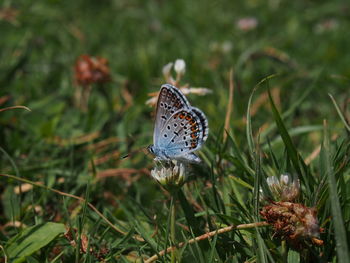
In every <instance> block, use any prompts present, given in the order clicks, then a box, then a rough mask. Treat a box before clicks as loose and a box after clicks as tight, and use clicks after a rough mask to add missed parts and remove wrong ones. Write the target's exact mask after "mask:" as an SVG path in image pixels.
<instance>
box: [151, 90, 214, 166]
mask: <svg viewBox="0 0 350 263" xmlns="http://www.w3.org/2000/svg"><path fill="white" fill-rule="evenodd" d="M208 131H209V129H208V121H207V118H206V117H205V115H204V113H203V112H202V111H201V110H199V109H198V108H195V107H192V106H191V105H190V104H189V102H188V101H187V99H186V97H185V96H184V95H183V94H182V92H181V91H180V90H179V89H178V88H176V87H174V86H172V85H170V84H164V85H162V87H161V90H160V93H159V97H158V102H157V109H156V121H155V127H154V134H153V141H154V144H153V145H150V146H149V147H148V150H149V151H150V152H151V153H152V154H154V155H155V156H156V158H155V160H158V161H162V160H182V161H188V162H200V159H199V157H197V156H196V155H195V154H194V153H193V152H194V151H196V150H198V149H200V148H201V147H202V145H203V143H204V142H205V141H206V139H207V137H208Z"/></svg>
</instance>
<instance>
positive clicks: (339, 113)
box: [328, 93, 350, 132]
mask: <svg viewBox="0 0 350 263" xmlns="http://www.w3.org/2000/svg"><path fill="white" fill-rule="evenodd" d="M328 96H329V97H330V98H331V100H332V102H333V104H334V107H335V109H336V110H337V112H338V115H339V117H340V119H341V121H342V122H343V124H344V126H345V128H346V129H347V130H348V132H350V125H349V124H348V122H347V121H346V119H345V117H344V115H343V113H342V112H341V110H340V108H339V106H338V104H337V102H336V101H335V99H334V98H333V96H332V95H331V94H329V93H328Z"/></svg>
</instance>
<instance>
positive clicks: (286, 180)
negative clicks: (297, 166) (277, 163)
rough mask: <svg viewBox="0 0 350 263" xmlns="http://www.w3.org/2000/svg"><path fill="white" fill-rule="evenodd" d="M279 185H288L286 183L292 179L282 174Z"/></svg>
mask: <svg viewBox="0 0 350 263" xmlns="http://www.w3.org/2000/svg"><path fill="white" fill-rule="evenodd" d="M280 182H281V184H285V185H288V183H290V182H292V178H291V176H290V175H289V174H282V175H281V177H280Z"/></svg>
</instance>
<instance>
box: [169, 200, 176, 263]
mask: <svg viewBox="0 0 350 263" xmlns="http://www.w3.org/2000/svg"><path fill="white" fill-rule="evenodd" d="M170 209H171V218H170V237H171V245H172V246H175V244H176V235H175V221H176V207H175V197H174V195H173V196H172V200H171V208H170ZM176 257H177V249H176V247H175V249H174V250H172V251H171V263H175V262H176Z"/></svg>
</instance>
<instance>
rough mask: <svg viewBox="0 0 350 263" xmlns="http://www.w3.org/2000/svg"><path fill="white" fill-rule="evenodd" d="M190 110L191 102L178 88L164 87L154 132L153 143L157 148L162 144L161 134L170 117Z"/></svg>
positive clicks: (157, 109)
mask: <svg viewBox="0 0 350 263" xmlns="http://www.w3.org/2000/svg"><path fill="white" fill-rule="evenodd" d="M189 108H190V104H189V102H188V101H187V99H186V97H185V96H184V95H183V94H182V92H181V91H180V90H179V89H178V88H176V87H174V86H172V85H170V84H164V85H162V87H161V89H160V92H159V96H158V102H157V108H156V120H155V126H154V132H153V143H154V145H155V146H156V147H158V146H159V145H160V144H161V141H162V139H163V137H161V136H160V132H161V131H162V130H163V129H164V127H165V124H166V123H167V121H168V120H169V119H170V117H171V116H172V115H173V114H174V113H175V112H177V111H178V110H180V109H189Z"/></svg>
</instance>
